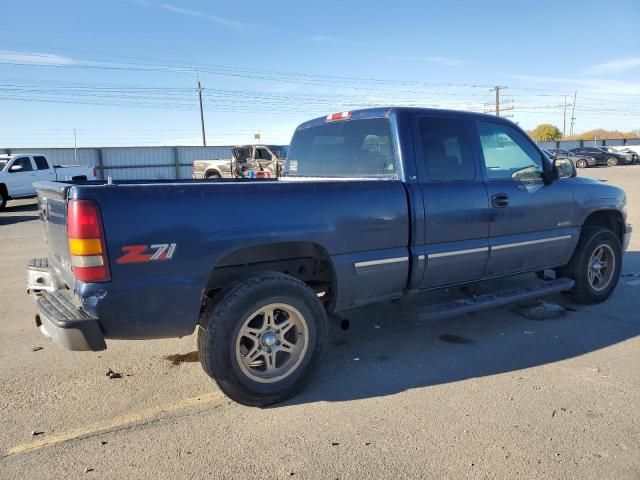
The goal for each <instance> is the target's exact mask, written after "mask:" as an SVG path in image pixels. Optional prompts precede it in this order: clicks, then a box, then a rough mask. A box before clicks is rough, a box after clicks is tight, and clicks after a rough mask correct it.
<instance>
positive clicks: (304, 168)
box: [287, 117, 398, 179]
mask: <svg viewBox="0 0 640 480" xmlns="http://www.w3.org/2000/svg"><path fill="white" fill-rule="evenodd" d="M287 158H288V162H287V164H288V172H287V176H289V177H327V178H354V177H355V178H362V177H364V178H378V179H397V178H398V175H397V167H396V161H395V156H394V153H393V142H392V136H391V125H390V120H389V119H388V118H386V117H385V118H366V119H357V120H338V121H332V122H326V123H324V124H320V125H313V126H309V127H304V128H299V129H298V130H297V131H296V133H295V135H294V136H293V139H292V141H291V145H290V146H289V152H288V155H287Z"/></svg>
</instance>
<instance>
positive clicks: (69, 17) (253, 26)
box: [0, 0, 640, 147]
mask: <svg viewBox="0 0 640 480" xmlns="http://www.w3.org/2000/svg"><path fill="white" fill-rule="evenodd" d="M525 3H526V5H525ZM1 5H2V13H3V20H4V22H3V23H4V29H3V32H4V33H3V35H2V37H1V39H0V109H1V110H2V112H3V113H4V115H2V120H0V147H18V146H34V147H35V146H72V145H73V129H74V128H75V129H76V130H77V136H78V137H77V138H78V145H79V146H93V145H104V146H108V145H152V144H156V145H159V144H187V145H190V144H199V143H200V141H201V140H200V119H199V113H198V109H197V105H198V104H197V93H196V91H195V86H196V82H197V79H198V78H199V79H200V81H201V82H202V84H203V86H204V88H205V90H204V104H205V124H206V129H207V137H208V143H209V144H233V143H245V142H252V141H253V134H254V133H255V132H258V131H259V132H260V133H261V135H262V140H263V141H264V142H269V143H287V142H288V141H289V139H290V137H291V134H292V132H293V129H294V128H295V126H296V125H297V124H299V123H300V122H302V121H304V120H305V119H308V118H311V117H315V116H319V115H326V114H327V113H330V112H333V111H340V110H343V109H350V108H358V107H363V106H373V105H390V104H403V105H419V106H435V107H444V108H460V109H468V110H476V111H483V110H485V109H491V108H492V106H491V105H485V104H489V103H490V102H492V101H493V93H491V92H490V91H489V88H490V87H491V86H493V85H503V86H507V87H508V88H506V89H505V90H503V99H505V100H508V101H509V102H510V103H507V104H506V105H507V106H513V110H511V111H510V112H509V113H510V114H512V115H513V117H512V119H513V120H514V121H517V122H518V123H520V124H521V125H522V126H523V127H525V128H532V127H534V126H535V125H537V124H538V123H541V122H551V123H554V124H556V125H557V126H558V127H560V128H561V129H562V107H561V105H562V104H563V102H564V95H567V102H568V103H571V102H572V96H573V92H574V91H576V90H577V92H578V96H577V102H576V123H575V127H574V128H575V130H576V131H584V130H587V129H591V128H594V127H604V128H610V129H621V130H631V129H638V130H640V34H639V33H638V32H639V31H640V30H638V25H640V3H639V2H638V0H614V1H609V2H607V3H606V10H605V9H603V6H605V4H604V3H603V2H601V1H600V2H591V1H562V2H557V1H546V0H538V1H536V2H516V1H513V0H512V1H486V0H485V1H482V2H478V1H467V2H463V1H456V0H449V1H446V2H431V1H413V0H396V1H395V2H385V3H375V2H370V1H368V2H365V1H346V0H342V1H335V0H325V1H323V2H299V1H298V2H293V1H290V0H286V1H284V0H283V1H276V0H273V1H270V2H249V1H243V0H236V1H234V2H213V1H210V2H205V1H196V0H110V1H106V0H103V1H97V0H93V1H90V0H84V1H79V0H78V1H71V0H68V1H67V0H58V1H56V2H51V1H33V0H19V1H18V0H15V1H14V0H2V1H1ZM567 116H568V117H569V116H570V115H567ZM567 122H569V120H567ZM568 131H569V126H568V124H567V133H568Z"/></svg>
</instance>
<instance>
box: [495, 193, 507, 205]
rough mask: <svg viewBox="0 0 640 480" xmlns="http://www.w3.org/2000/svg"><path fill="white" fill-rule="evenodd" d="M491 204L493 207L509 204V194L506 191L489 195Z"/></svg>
mask: <svg viewBox="0 0 640 480" xmlns="http://www.w3.org/2000/svg"><path fill="white" fill-rule="evenodd" d="M491 206H492V207H495V208H504V207H508V206H509V195H507V194H506V193H496V194H495V195H492V196H491Z"/></svg>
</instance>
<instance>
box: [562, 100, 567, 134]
mask: <svg viewBox="0 0 640 480" xmlns="http://www.w3.org/2000/svg"><path fill="white" fill-rule="evenodd" d="M566 136H567V96H566V95H564V108H563V109H562V138H564V137H566Z"/></svg>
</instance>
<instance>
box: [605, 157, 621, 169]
mask: <svg viewBox="0 0 640 480" xmlns="http://www.w3.org/2000/svg"><path fill="white" fill-rule="evenodd" d="M607 165H608V166H610V167H615V166H616V165H618V159H617V158H614V157H609V158H607Z"/></svg>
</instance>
